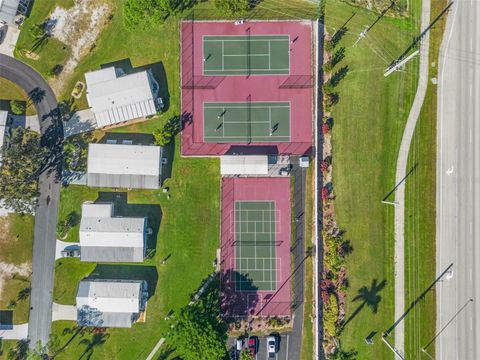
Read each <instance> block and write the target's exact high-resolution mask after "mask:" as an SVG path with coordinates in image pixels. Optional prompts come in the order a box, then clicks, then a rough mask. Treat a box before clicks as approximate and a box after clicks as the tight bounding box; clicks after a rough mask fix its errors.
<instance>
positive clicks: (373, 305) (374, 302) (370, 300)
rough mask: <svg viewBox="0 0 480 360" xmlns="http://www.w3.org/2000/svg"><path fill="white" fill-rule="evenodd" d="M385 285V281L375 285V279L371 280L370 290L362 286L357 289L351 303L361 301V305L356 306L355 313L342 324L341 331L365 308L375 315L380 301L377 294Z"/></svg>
mask: <svg viewBox="0 0 480 360" xmlns="http://www.w3.org/2000/svg"><path fill="white" fill-rule="evenodd" d="M385 285H387V281H386V280H382V281H381V282H380V283H377V279H373V280H372V284H371V286H370V288H368V287H367V286H362V287H361V288H360V289H358V295H357V296H355V297H354V298H353V300H352V301H358V300H361V301H362V303H361V304H360V305H358V307H357V308H356V309H355V311H354V312H353V313H352V314H351V315H350V316H349V317H348V319H347V320H346V321H345V322H344V323H343V325H342V328H341V331H342V330H343V329H344V328H345V327H346V326H347V324H348V323H349V322H350V321H352V320H353V319H354V318H355V317H356V316H357V315H358V314H359V313H360V312H361V311H362V310H363V308H364V307H365V306H367V307H369V308H370V309H371V310H372V312H373V313H374V314H376V313H377V311H378V304H379V303H380V301H381V300H382V297H381V296H380V295H379V292H380V291H382V290H383V289H384V288H385Z"/></svg>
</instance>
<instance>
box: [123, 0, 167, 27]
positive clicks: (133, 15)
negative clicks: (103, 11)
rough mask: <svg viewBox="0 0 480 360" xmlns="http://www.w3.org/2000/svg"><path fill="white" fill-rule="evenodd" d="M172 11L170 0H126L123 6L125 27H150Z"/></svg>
mask: <svg viewBox="0 0 480 360" xmlns="http://www.w3.org/2000/svg"><path fill="white" fill-rule="evenodd" d="M173 11H174V8H173V4H172V1H171V0H127V2H126V3H125V5H124V6H123V14H124V19H125V26H126V28H127V29H130V30H131V29H134V28H137V27H138V28H142V29H145V30H146V29H151V28H152V27H154V26H155V25H158V24H161V23H163V22H164V21H165V19H166V18H167V17H168V16H169V15H170V14H172V13H173Z"/></svg>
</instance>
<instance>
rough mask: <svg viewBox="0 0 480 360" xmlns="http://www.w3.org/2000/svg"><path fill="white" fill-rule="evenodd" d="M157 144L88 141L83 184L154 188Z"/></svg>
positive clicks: (157, 168) (157, 170)
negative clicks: (94, 142) (85, 179)
mask: <svg viewBox="0 0 480 360" xmlns="http://www.w3.org/2000/svg"><path fill="white" fill-rule="evenodd" d="M160 158H161V148H160V147H159V146H145V145H124V144H90V145H89V147H88V163H87V168H88V170H87V173H88V176H87V184H88V186H93V187H95V186H96V187H119V188H141V189H158V188H159V181H160V169H161V164H160Z"/></svg>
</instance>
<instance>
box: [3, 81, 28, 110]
mask: <svg viewBox="0 0 480 360" xmlns="http://www.w3.org/2000/svg"><path fill="white" fill-rule="evenodd" d="M11 100H20V101H23V102H24V103H25V107H26V115H34V114H35V107H34V106H33V105H32V104H31V103H30V102H29V101H27V100H28V99H27V94H26V93H25V92H24V91H23V90H22V89H20V88H19V87H18V86H17V85H16V84H14V83H12V82H11V81H8V80H7V79H4V78H0V110H7V111H10V110H11V109H10V101H11Z"/></svg>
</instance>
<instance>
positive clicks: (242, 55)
mask: <svg viewBox="0 0 480 360" xmlns="http://www.w3.org/2000/svg"><path fill="white" fill-rule="evenodd" d="M223 56H241V57H245V56H270V54H224V55H223ZM265 70H273V69H272V68H270V67H269V68H268V69H265Z"/></svg>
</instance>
